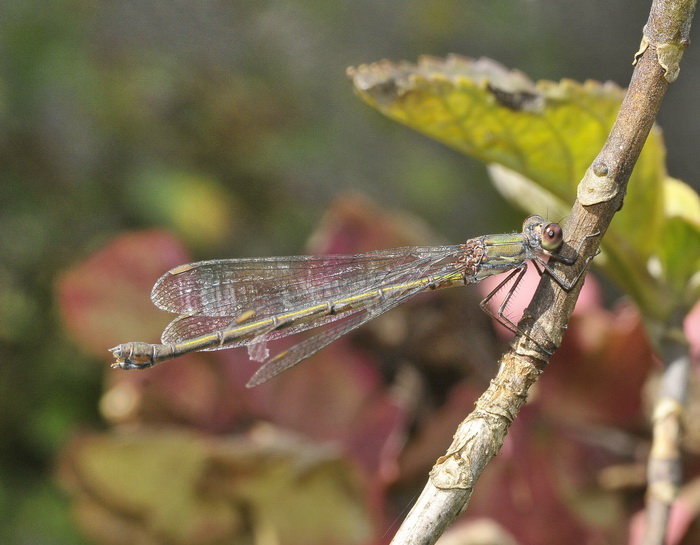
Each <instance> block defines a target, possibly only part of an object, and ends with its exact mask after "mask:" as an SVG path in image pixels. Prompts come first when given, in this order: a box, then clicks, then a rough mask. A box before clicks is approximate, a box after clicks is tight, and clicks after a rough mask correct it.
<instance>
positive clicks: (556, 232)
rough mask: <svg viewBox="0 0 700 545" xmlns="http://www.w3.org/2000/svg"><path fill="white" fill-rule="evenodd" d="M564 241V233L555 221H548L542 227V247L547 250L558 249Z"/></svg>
mask: <svg viewBox="0 0 700 545" xmlns="http://www.w3.org/2000/svg"><path fill="white" fill-rule="evenodd" d="M562 242H564V233H563V231H562V230H561V227H559V224H557V223H548V224H547V225H545V226H544V227H543V228H542V248H544V249H545V250H547V251H549V252H553V251H555V250H558V249H559V248H560V247H561V245H562Z"/></svg>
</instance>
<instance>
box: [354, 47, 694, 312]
mask: <svg viewBox="0 0 700 545" xmlns="http://www.w3.org/2000/svg"><path fill="white" fill-rule="evenodd" d="M348 74H349V75H350V76H351V77H352V79H353V83H354V86H355V90H356V92H357V93H358V94H359V95H360V96H361V97H362V98H363V99H364V100H365V101H367V102H368V103H369V104H370V105H372V106H374V107H375V108H377V109H378V110H380V111H381V112H382V113H384V114H385V115H387V116H388V117H391V118H392V119H395V120H397V121H400V122H402V123H405V124H406V125H408V126H410V127H412V128H414V129H416V130H418V131H420V132H423V133H424V134H426V135H428V136H431V137H432V138H435V139H436V140H439V141H441V142H443V143H445V144H447V145H449V146H451V147H453V148H455V149H457V150H459V151H461V152H463V153H466V154H467V155H471V156H472V157H475V158H477V159H479V160H481V161H483V162H485V163H487V164H489V165H490V172H491V175H492V177H493V179H494V182H495V184H496V186H497V187H498V189H499V190H500V191H501V193H502V194H504V196H505V197H506V198H508V199H509V200H510V201H511V202H513V203H514V204H515V205H517V206H520V207H521V208H523V209H525V210H527V211H528V212H530V213H545V214H549V215H550V216H551V215H556V216H557V217H561V216H563V215H564V214H565V213H566V210H568V209H569V208H570V206H571V204H572V203H573V202H574V200H575V199H576V188H577V185H578V183H579V181H580V179H581V177H582V176H583V174H584V172H585V171H586V169H587V168H588V167H589V166H590V165H591V163H592V162H593V160H594V158H595V157H596V155H597V153H598V152H599V151H600V149H601V147H602V145H603V143H604V142H605V139H606V137H607V135H608V133H609V131H610V128H611V127H612V125H613V122H614V120H615V117H616V115H617V112H618V110H619V107H620V104H621V102H622V98H623V96H624V91H623V90H622V89H620V88H619V87H618V86H616V85H615V84H613V83H604V84H601V83H598V82H592V81H588V82H586V83H584V84H580V83H576V82H574V81H570V80H563V81H561V82H558V83H557V82H551V81H540V82H538V83H536V84H535V83H533V82H532V81H531V80H530V79H529V78H527V76H525V75H524V74H522V73H521V72H518V71H516V70H507V69H506V68H504V67H503V66H501V65H500V64H498V63H496V62H494V61H492V60H489V59H480V60H477V61H473V60H471V59H467V58H464V57H459V56H450V57H447V58H446V59H444V60H442V59H435V58H431V57H423V58H421V59H420V61H419V62H418V63H417V64H411V63H406V62H402V63H391V62H389V61H382V62H379V63H375V64H372V65H362V66H360V67H358V68H350V69H349V70H348ZM678 183H680V184H681V185H682V186H683V187H684V188H685V189H684V190H683V191H686V192H687V191H690V192H692V189H690V188H687V186H685V185H684V184H682V183H681V182H678ZM666 184H667V175H666V168H665V148H664V144H663V139H662V135H661V131H660V130H658V128H656V127H654V128H653V129H652V131H651V133H650V134H649V137H648V139H647V142H646V145H645V147H644V150H643V151H642V154H641V156H640V158H639V160H638V162H637V164H636V166H635V169H634V172H633V174H632V178H631V179H630V183H629V188H628V193H627V195H626V197H625V203H624V207H623V209H622V210H621V211H620V212H619V213H618V214H617V215H616V216H615V219H614V220H613V223H612V225H611V227H610V229H609V230H608V232H607V234H606V237H605V240H604V253H603V255H601V256H600V258H599V259H598V260H597V261H599V262H600V264H601V265H602V266H603V267H604V269H605V270H606V272H607V273H608V274H609V275H610V276H611V277H612V278H613V279H614V280H615V281H616V282H618V283H619V284H620V285H621V286H622V287H623V289H625V290H626V291H627V292H628V293H630V295H632V297H634V299H635V300H636V301H637V302H638V304H639V305H640V307H641V308H642V309H643V310H644V311H645V313H647V315H648V317H653V318H655V319H657V320H663V318H664V317H665V316H667V315H668V312H670V311H671V308H672V307H673V306H674V305H676V304H680V301H679V300H678V299H677V297H676V296H678V294H680V293H685V294H686V297H687V295H688V293H689V290H688V283H689V282H690V276H692V272H693V266H694V265H693V264H694V263H695V261H693V259H694V258H693V257H692V256H691V255H690V254H691V253H692V252H689V254H688V255H687V256H686V258H683V257H682V256H681V255H678V254H677V253H676V254H675V256H674V257H672V255H671V254H672V253H673V252H667V253H668V255H667V256H666V257H665V258H664V259H661V258H660V257H659V246H660V245H661V244H667V243H668V241H669V238H671V239H673V238H674V237H677V238H678V239H679V240H681V241H683V243H684V244H688V243H690V242H691V240H690V238H688V237H691V238H692V236H691V235H690V233H692V232H693V229H691V228H690V227H689V226H690V225H692V223H693V222H692V221H691V222H690V223H688V225H686V227H688V228H687V229H686V227H683V228H681V227H679V226H678V225H674V226H669V225H667V219H668V217H669V214H668V205H667V204H666V202H665V200H666V199H667V198H668V195H667V193H668V191H666ZM676 191H680V190H678V189H677V188H676ZM688 213H689V214H692V215H693V217H695V216H697V215H698V214H697V212H692V213H691V212H688ZM684 221H685V222H686V223H687V222H688V218H687V217H685V219H684ZM674 223H678V222H674ZM680 231H682V232H683V234H681V232H680ZM655 259H656V260H657V261H659V262H660V264H661V267H662V269H664V270H666V271H667V270H668V269H667V267H668V266H671V264H673V266H674V267H675V270H676V271H679V272H677V273H673V274H665V275H658V274H656V271H655V270H654V268H653V266H650V264H652V263H653V262H654V260H655ZM679 259H685V260H686V261H685V262H684V264H683V266H680V264H679V263H678V260H679ZM665 282H671V283H672V284H673V287H671V286H670V285H667V284H666V283H665ZM669 294H676V295H675V296H673V297H672V299H673V300H672V301H670V302H669V300H668V296H669Z"/></svg>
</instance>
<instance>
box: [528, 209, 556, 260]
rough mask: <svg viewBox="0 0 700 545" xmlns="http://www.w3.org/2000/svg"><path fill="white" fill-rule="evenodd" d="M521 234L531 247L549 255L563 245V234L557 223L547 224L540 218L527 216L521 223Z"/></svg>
mask: <svg viewBox="0 0 700 545" xmlns="http://www.w3.org/2000/svg"><path fill="white" fill-rule="evenodd" d="M523 234H524V235H525V237H526V239H527V241H528V243H529V244H530V246H531V247H533V248H535V249H537V248H540V249H541V250H543V251H544V252H545V253H547V254H550V253H552V252H556V251H558V250H559V249H560V248H561V246H562V244H563V243H564V232H563V231H562V228H561V227H560V226H559V224H558V223H554V222H547V220H545V219H544V218H543V217H542V216H528V217H527V218H525V221H524V222H523Z"/></svg>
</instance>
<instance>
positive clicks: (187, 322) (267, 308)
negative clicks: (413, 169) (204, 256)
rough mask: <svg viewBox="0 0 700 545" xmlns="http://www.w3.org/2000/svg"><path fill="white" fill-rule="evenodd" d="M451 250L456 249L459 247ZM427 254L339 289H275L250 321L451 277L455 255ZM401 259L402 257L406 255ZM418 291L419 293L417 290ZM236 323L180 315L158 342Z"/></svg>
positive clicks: (230, 318) (287, 331) (321, 281)
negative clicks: (418, 281) (426, 279)
mask: <svg viewBox="0 0 700 545" xmlns="http://www.w3.org/2000/svg"><path fill="white" fill-rule="evenodd" d="M442 248H445V247H442ZM450 248H455V249H459V246H455V247H450ZM430 250H435V251H431V252H424V253H423V255H422V257H420V258H418V259H414V260H413V261H410V262H408V263H406V262H404V263H399V265H396V263H397V261H396V260H394V261H393V263H394V265H395V266H394V267H393V268H391V269H387V270H382V271H381V272H377V271H375V272H374V274H369V273H367V274H365V275H364V276H363V277H362V278H361V279H354V278H348V279H347V281H346V282H344V283H342V285H338V282H337V280H333V279H328V278H321V277H319V278H318V281H317V285H316V286H314V287H312V288H309V289H310V293H309V292H307V291H305V289H304V287H303V286H304V284H303V283H300V282H296V283H293V284H292V286H284V285H278V286H277V290H278V291H277V292H276V293H270V294H267V299H256V300H255V301H257V302H258V304H259V305H262V306H263V308H262V310H261V309H260V307H257V308H256V314H255V316H254V317H253V318H251V320H253V321H254V320H257V319H263V318H266V317H269V316H273V315H279V314H280V313H282V312H285V311H294V310H301V309H303V308H305V306H304V305H308V306H313V305H318V304H322V303H325V302H329V303H332V302H333V301H335V300H338V299H342V298H344V297H348V296H352V295H357V294H362V293H364V292H367V291H371V290H374V289H378V288H381V287H386V286H390V285H392V284H397V283H401V282H407V281H410V280H414V279H416V278H421V277H424V276H433V277H435V278H439V277H441V276H444V275H454V272H455V264H454V261H455V260H456V254H455V253H454V252H453V253H450V254H448V255H447V257H445V252H444V251H442V250H441V249H438V248H431V249H430ZM438 250H441V251H438ZM401 255H402V256H403V255H405V254H401ZM365 256H366V254H363V255H362V256H361V257H365ZM333 257H335V256H333ZM341 257H344V258H348V259H350V258H351V257H358V256H341ZM287 259H288V258H287ZM237 261H238V260H237ZM331 269H332V268H331V267H327V268H325V269H324V270H325V271H326V272H328V271H329V270H331ZM344 270H347V269H344ZM336 278H337V277H336ZM295 290H301V293H295ZM418 291H421V290H420V289H419V290H418ZM399 295H400V293H398V294H397V295H395V296H393V297H391V298H390V300H393V299H394V298H395V297H397V296H399ZM248 296H249V294H248ZM322 296H326V299H321V297H322ZM256 297H260V298H262V297H263V291H261V290H260V289H258V291H257V293H256ZM248 299H249V300H250V301H251V304H252V303H253V300H252V299H251V298H250V297H248ZM290 301H293V302H297V303H298V304H299V306H296V307H292V306H291V303H290ZM385 303H386V300H384V301H379V302H377V301H373V302H371V303H369V304H368V306H369V307H371V308H378V307H381V306H382V305H383V304H385ZM287 305H289V306H287ZM248 308H251V307H248ZM253 308H255V307H253ZM362 308H363V307H358V308H356V309H352V310H348V311H346V312H343V313H340V314H331V315H326V316H319V317H318V318H316V319H314V320H312V321H308V322H303V323H298V324H295V325H292V326H290V327H287V328H284V329H280V330H275V331H270V332H267V333H264V334H262V335H260V336H258V337H256V340H257V341H271V340H274V339H279V338H282V337H286V336H288V335H292V334H295V333H299V332H301V331H305V330H307V329H310V328H313V327H318V326H322V325H325V324H328V323H330V322H334V321H336V320H340V319H343V318H347V317H348V316H349V315H351V314H354V313H356V312H358V311H359V310H361V309H362ZM273 311H276V312H273ZM235 321H236V316H235V315H226V316H209V315H206V314H202V313H201V312H198V311H195V312H191V313H189V314H183V315H181V316H178V317H177V318H175V319H174V320H173V321H172V322H170V324H169V325H168V326H167V327H166V328H165V330H164V331H163V334H162V336H161V342H162V343H163V344H168V343H179V342H182V341H185V340H188V339H192V338H196V337H199V336H201V335H206V334H209V333H212V332H214V331H221V330H224V329H227V328H229V327H231V326H232V325H234V322H235ZM248 344H251V339H250V338H246V339H242V340H239V341H235V340H234V341H232V342H228V343H226V344H223V345H221V346H215V347H212V348H210V349H209V350H220V349H225V348H232V347H236V346H244V345H248Z"/></svg>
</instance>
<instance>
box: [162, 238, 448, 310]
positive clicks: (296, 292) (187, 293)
mask: <svg viewBox="0 0 700 545" xmlns="http://www.w3.org/2000/svg"><path fill="white" fill-rule="evenodd" d="M460 251H461V246H459V245H453V246H437V247H421V246H414V247H406V248H396V249H393V250H379V251H375V252H368V253H364V254H357V255H327V256H291V257H271V258H256V259H221V260H213V261H201V262H198V263H191V264H188V265H183V266H180V267H176V268H175V269H172V270H171V271H169V272H167V273H165V274H164V275H163V276H162V277H161V278H160V279H159V280H158V281H157V282H156V284H155V286H153V291H152V293H151V299H152V300H153V303H154V304H155V305H156V306H157V307H159V308H161V309H163V310H166V311H168V312H173V313H176V314H183V315H192V314H193V313H195V312H196V313H197V314H198V315H199V316H227V317H230V320H231V321H233V320H234V319H235V318H236V317H237V316H240V315H241V314H243V313H245V312H247V311H250V310H255V311H256V315H257V316H258V317H263V316H272V315H276V314H279V313H281V312H283V311H285V310H289V309H294V308H303V307H306V306H310V305H312V304H314V303H318V302H319V301H327V300H331V299H336V298H339V297H340V296H342V295H343V294H348V293H354V292H362V291H365V290H367V289H370V288H371V287H372V286H376V285H381V284H383V283H387V282H395V281H400V279H401V278H411V277H412V276H413V277H415V275H416V274H417V273H418V274H420V272H417V271H415V269H416V268H420V267H421V266H422V267H423V269H425V265H426V264H427V263H433V264H434V265H433V267H436V268H437V266H438V264H439V263H440V262H441V261H442V260H445V261H446V262H447V261H453V260H455V259H456V258H457V256H458V255H459V253H460ZM412 271H413V272H412ZM423 274H424V273H423Z"/></svg>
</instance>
